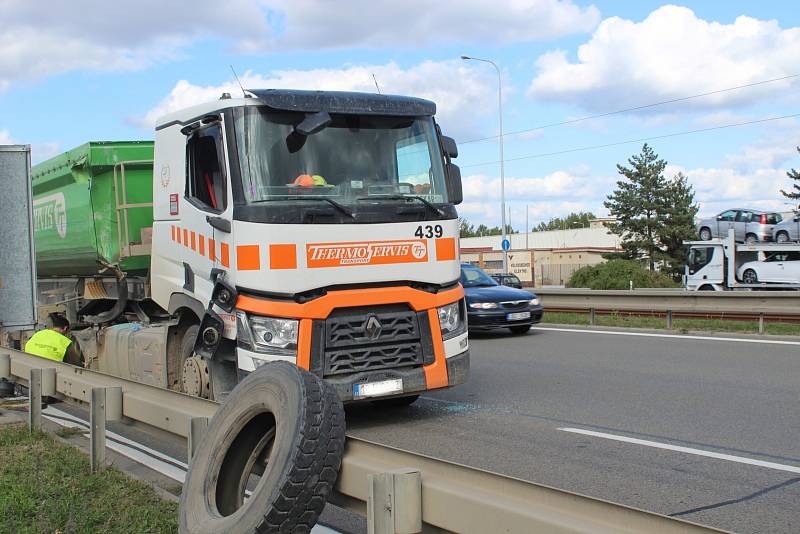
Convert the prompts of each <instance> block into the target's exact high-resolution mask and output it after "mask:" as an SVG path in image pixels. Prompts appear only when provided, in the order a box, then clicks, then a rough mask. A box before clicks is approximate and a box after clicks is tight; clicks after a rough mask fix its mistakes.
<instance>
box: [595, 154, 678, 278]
mask: <svg viewBox="0 0 800 534" xmlns="http://www.w3.org/2000/svg"><path fill="white" fill-rule="evenodd" d="M628 165H629V167H626V166H624V165H617V171H618V172H619V174H621V175H622V176H623V177H624V179H623V180H619V181H618V182H617V190H616V191H614V192H613V193H612V194H610V195H608V197H607V200H606V201H605V202H604V203H603V204H604V205H605V207H606V208H608V210H609V212H610V213H611V215H612V216H613V217H615V218H616V222H614V223H610V224H609V225H608V228H609V230H610V231H611V232H612V233H614V234H617V235H618V236H620V238H621V240H622V250H623V252H622V253H621V254H620V256H621V257H623V258H625V259H629V260H636V259H644V260H645V261H646V262H647V264H648V266H649V268H650V270H651V271H652V270H655V265H656V262H658V261H661V260H662V259H665V254H664V253H663V252H662V251H661V248H660V243H659V236H660V235H661V233H662V230H663V227H664V224H665V221H664V217H663V216H661V214H663V212H664V211H665V202H666V201H667V199H666V196H667V195H666V194H665V193H666V191H667V189H668V182H667V180H666V178H664V168H665V167H666V166H667V162H666V161H665V160H663V159H659V157H658V154H656V153H655V151H654V150H653V149H652V148H650V146H649V145H647V144H646V143H645V145H644V146H643V147H642V152H641V153H640V154H637V155H635V156H632V157H630V158H628Z"/></svg>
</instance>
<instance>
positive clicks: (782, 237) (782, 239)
mask: <svg viewBox="0 0 800 534" xmlns="http://www.w3.org/2000/svg"><path fill="white" fill-rule="evenodd" d="M775 241H777V242H778V243H788V242H789V234H787V233H786V232H778V235H776V236H775Z"/></svg>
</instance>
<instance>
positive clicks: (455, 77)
mask: <svg viewBox="0 0 800 534" xmlns="http://www.w3.org/2000/svg"><path fill="white" fill-rule="evenodd" d="M373 73H374V74H375V77H376V78H377V80H378V83H379V85H380V88H381V91H382V92H383V93H385V94H387V93H392V94H405V95H413V96H418V97H421V98H427V99H430V100H433V101H434V102H436V106H437V115H436V117H437V121H438V122H439V123H440V124H441V125H442V130H443V131H444V132H445V134H447V135H450V136H453V137H455V138H456V140H458V139H459V138H462V139H463V138H465V137H466V136H475V135H478V134H480V133H482V132H484V131H485V130H483V129H482V128H481V125H482V121H483V119H484V118H485V117H487V116H489V117H491V118H493V117H494V108H493V107H492V103H493V102H494V100H493V99H494V98H495V93H494V91H495V89H494V85H495V83H496V82H495V81H494V80H493V77H492V74H491V73H490V72H488V71H486V70H485V69H479V68H474V67H472V66H468V65H467V64H465V63H464V62H463V61H458V60H452V61H442V62H434V61H425V62H423V63H420V64H418V65H415V66H413V67H410V68H408V69H403V68H401V67H400V66H398V65H397V64H396V63H393V62H392V63H387V64H385V65H365V66H350V67H344V68H341V69H311V70H288V71H274V72H271V73H269V74H265V75H262V74H256V73H253V72H247V73H245V74H244V75H243V76H241V82H242V85H243V86H244V87H245V88H267V87H269V88H293V89H297V88H302V89H320V90H331V91H363V92H370V93H374V92H375V82H374V80H373V78H372V75H373ZM223 92H228V93H231V94H234V95H235V94H241V90H240V89H239V86H238V85H237V84H236V82H235V81H233V80H231V81H228V82H225V83H222V84H220V85H210V86H203V85H195V84H193V83H191V82H188V81H186V80H181V81H179V82H178V83H177V84H175V86H174V87H173V88H172V90H171V91H170V93H169V94H168V95H167V96H166V97H165V98H164V99H163V100H161V102H159V103H158V104H157V105H156V106H155V107H154V108H152V109H151V110H149V111H147V112H146V113H145V114H144V116H143V117H141V118H139V117H137V118H132V119H131V121H132V122H133V123H134V124H136V125H138V126H141V127H143V128H147V129H150V128H152V127H153V125H154V124H155V121H156V119H157V118H158V117H160V116H162V115H164V114H166V113H169V112H172V111H175V110H178V109H181V108H185V107H188V106H191V105H195V104H199V103H201V102H207V101H210V100H215V99H217V98H219V96H220V95H221V94H222V93H223Z"/></svg>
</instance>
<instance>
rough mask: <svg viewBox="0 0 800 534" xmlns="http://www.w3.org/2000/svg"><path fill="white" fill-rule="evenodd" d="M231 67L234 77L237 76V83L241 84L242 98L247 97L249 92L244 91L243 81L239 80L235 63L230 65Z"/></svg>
mask: <svg viewBox="0 0 800 534" xmlns="http://www.w3.org/2000/svg"><path fill="white" fill-rule="evenodd" d="M229 66H230V68H231V72H232V73H233V77H234V78H236V83H238V84H239V89H241V90H242V98H247V94H246V93H245V92H244V87H242V82H240V81H239V76H238V75H237V74H236V71H235V70H233V65H229Z"/></svg>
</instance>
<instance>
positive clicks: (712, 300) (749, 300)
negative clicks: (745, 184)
mask: <svg viewBox="0 0 800 534" xmlns="http://www.w3.org/2000/svg"><path fill="white" fill-rule="evenodd" d="M534 291H535V292H536V294H537V296H539V298H540V299H541V301H542V305H543V306H544V308H545V311H547V310H548V309H549V310H553V311H578V312H587V313H588V314H589V323H590V324H594V316H595V314H596V313H603V312H631V313H638V314H648V315H658V316H665V317H666V320H667V328H672V318H673V315H683V316H687V317H717V318H723V319H724V318H735V319H752V320H758V323H759V332H761V333H763V332H764V320H765V319H770V318H772V319H778V318H780V319H789V320H794V321H797V320H800V292H798V291H719V292H711V291H664V290H658V289H654V290H644V289H641V290H635V291H607V290H592V289H561V288H558V289H555V288H536V289H534Z"/></svg>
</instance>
